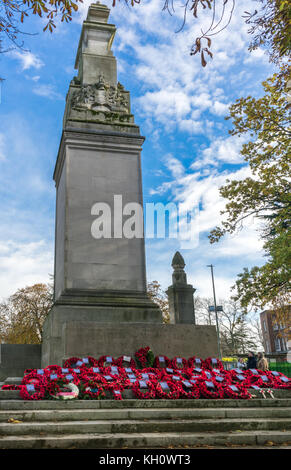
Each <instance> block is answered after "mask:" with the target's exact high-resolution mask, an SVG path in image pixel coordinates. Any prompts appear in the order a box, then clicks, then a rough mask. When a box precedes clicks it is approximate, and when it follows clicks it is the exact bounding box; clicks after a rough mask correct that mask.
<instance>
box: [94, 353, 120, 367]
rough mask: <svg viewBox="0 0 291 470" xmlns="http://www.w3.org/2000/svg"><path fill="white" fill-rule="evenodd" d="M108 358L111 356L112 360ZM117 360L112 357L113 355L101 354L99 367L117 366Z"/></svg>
mask: <svg viewBox="0 0 291 470" xmlns="http://www.w3.org/2000/svg"><path fill="white" fill-rule="evenodd" d="M108 358H111V361H110V362H109V361H107V359H108ZM116 365H117V364H116V360H115V359H114V358H113V357H112V356H109V355H106V356H101V357H99V359H98V364H97V367H104V368H106V367H110V366H116Z"/></svg>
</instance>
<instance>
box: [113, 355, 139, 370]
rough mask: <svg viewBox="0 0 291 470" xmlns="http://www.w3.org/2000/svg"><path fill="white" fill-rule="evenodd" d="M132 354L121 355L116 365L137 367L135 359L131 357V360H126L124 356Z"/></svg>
mask: <svg viewBox="0 0 291 470" xmlns="http://www.w3.org/2000/svg"><path fill="white" fill-rule="evenodd" d="M127 357H130V356H120V357H119V358H118V359H116V365H117V366H118V367H131V368H132V369H136V363H135V360H134V359H133V358H132V357H130V361H125V360H124V358H127Z"/></svg>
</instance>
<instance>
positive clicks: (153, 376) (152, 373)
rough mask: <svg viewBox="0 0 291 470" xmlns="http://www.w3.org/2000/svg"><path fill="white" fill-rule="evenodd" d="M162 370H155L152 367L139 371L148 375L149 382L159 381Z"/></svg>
mask: <svg viewBox="0 0 291 470" xmlns="http://www.w3.org/2000/svg"><path fill="white" fill-rule="evenodd" d="M162 372H163V369H155V368H154V367H145V368H144V369H141V370H140V373H141V374H148V375H149V377H150V380H151V381H155V380H159V379H160V378H161V377H162Z"/></svg>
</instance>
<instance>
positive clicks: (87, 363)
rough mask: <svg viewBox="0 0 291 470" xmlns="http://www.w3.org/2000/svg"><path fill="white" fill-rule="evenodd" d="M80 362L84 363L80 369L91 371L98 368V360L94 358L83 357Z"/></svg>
mask: <svg viewBox="0 0 291 470" xmlns="http://www.w3.org/2000/svg"><path fill="white" fill-rule="evenodd" d="M80 361H82V363H83V364H82V365H81V366H80V367H83V368H86V369H89V368H91V367H98V361H97V359H95V358H94V357H92V356H86V357H83V358H82V359H80Z"/></svg>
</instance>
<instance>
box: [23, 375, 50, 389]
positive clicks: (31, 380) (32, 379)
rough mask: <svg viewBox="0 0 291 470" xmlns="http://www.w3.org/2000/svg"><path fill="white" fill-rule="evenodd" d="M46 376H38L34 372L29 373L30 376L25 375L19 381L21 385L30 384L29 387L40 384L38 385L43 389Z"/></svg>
mask: <svg viewBox="0 0 291 470" xmlns="http://www.w3.org/2000/svg"><path fill="white" fill-rule="evenodd" d="M47 381H48V379H47V376H46V375H45V374H44V375H38V374H37V373H36V372H30V374H27V375H24V376H23V379H22V381H21V385H28V384H31V385H37V384H40V385H43V386H44V387H45V386H46V384H47Z"/></svg>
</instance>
